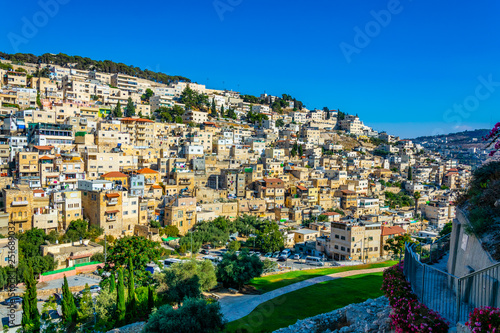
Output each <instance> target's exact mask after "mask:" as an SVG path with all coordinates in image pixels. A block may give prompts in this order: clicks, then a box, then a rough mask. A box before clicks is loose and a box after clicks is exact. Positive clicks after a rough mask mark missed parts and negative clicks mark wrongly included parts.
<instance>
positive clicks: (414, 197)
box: [413, 191, 420, 216]
mask: <svg viewBox="0 0 500 333" xmlns="http://www.w3.org/2000/svg"><path fill="white" fill-rule="evenodd" d="M413 199H415V216H417V208H418V199H420V192H419V191H416V192H415V193H413Z"/></svg>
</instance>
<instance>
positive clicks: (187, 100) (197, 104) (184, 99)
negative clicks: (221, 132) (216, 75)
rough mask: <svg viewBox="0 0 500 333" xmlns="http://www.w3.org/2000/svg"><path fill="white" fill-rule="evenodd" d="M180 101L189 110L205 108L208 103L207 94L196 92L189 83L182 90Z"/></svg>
mask: <svg viewBox="0 0 500 333" xmlns="http://www.w3.org/2000/svg"><path fill="white" fill-rule="evenodd" d="M180 102H181V103H182V104H184V105H185V106H186V108H187V109H191V110H207V109H208V106H209V105H210V103H209V101H208V96H207V95H205V94H200V93H198V92H197V91H195V90H193V89H191V88H190V87H189V85H187V86H186V88H185V89H184V91H183V92H182V94H181V98H180Z"/></svg>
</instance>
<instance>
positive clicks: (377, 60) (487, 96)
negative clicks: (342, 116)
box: [0, 0, 500, 137]
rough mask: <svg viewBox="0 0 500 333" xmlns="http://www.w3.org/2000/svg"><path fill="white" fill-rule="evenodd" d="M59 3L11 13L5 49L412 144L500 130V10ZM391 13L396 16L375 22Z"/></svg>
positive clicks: (254, 1) (278, 1)
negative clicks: (111, 68) (70, 59)
mask: <svg viewBox="0 0 500 333" xmlns="http://www.w3.org/2000/svg"><path fill="white" fill-rule="evenodd" d="M43 1H44V0H42V2H43ZM53 1H57V0H52V1H50V0H49V1H47V3H52V2H53ZM59 1H60V3H62V4H59V5H58V7H59V8H57V10H54V7H53V6H50V7H48V8H49V9H50V10H49V11H51V14H53V15H52V16H49V15H46V16H44V15H45V14H43V10H44V9H43V6H41V5H40V3H39V2H37V1H33V0H25V1H23V2H22V5H21V4H20V3H19V2H16V1H9V2H6V3H4V4H3V5H2V9H3V15H2V24H1V25H0V38H1V42H0V50H2V51H4V52H14V51H19V52H25V53H33V54H37V55H38V54H42V53H45V52H52V53H59V52H63V53H66V54H70V55H81V56H86V57H90V58H93V59H98V60H104V59H110V60H113V61H116V62H123V63H126V64H129V65H135V66H139V67H142V68H149V69H152V70H158V71H162V72H165V73H167V74H176V75H183V76H186V77H189V78H191V79H192V80H193V81H196V82H199V83H204V84H207V86H208V87H213V88H227V89H233V90H239V91H240V92H242V93H248V94H255V95H259V94H260V93H263V92H264V91H265V92H267V93H268V94H273V95H281V94H282V93H287V94H291V95H293V96H295V97H296V98H298V99H300V100H302V101H303V102H304V103H305V105H306V106H307V107H308V108H314V107H317V108H322V107H323V106H328V107H330V108H340V110H341V111H344V112H347V113H350V114H358V115H359V116H360V118H361V119H362V120H363V121H364V122H365V123H366V124H368V125H371V126H373V127H374V128H375V129H377V130H387V131H388V132H390V133H394V134H397V135H400V136H403V137H414V136H416V135H423V134H433V133H443V132H445V133H448V132H455V131H459V130H464V129H475V128H487V127H490V126H491V125H492V124H493V123H494V122H496V121H499V120H500V112H499V110H500V69H499V59H500V47H499V41H500V39H499V37H500V20H498V16H499V9H500V5H499V3H498V2H496V1H493V0H485V1H479V2H471V1H463V0H459V1H454V2H451V3H450V2H436V1H430V0H413V1H409V0H401V1H400V2H399V4H398V2H395V1H378V0H374V1H353V0H344V1H340V0H339V1H332V0H318V1H308V2H306V1H297V0H286V1H285V0H272V1H269V0H266V1H264V0H215V1H213V0H198V1H193V0H182V1H168V0H167V1H149V0H144V1H131V2H128V1H95V0H86V1H78V0H59ZM389 10H390V11H389ZM380 11H386V12H385V13H389V14H390V18H389V19H388V18H387V15H385V16H384V15H382V16H381V17H380V18H379V20H380V21H381V22H382V23H375V22H376V21H375V18H374V16H373V15H372V13H373V12H376V13H377V12H380ZM45 18H48V19H47V20H44V19H45ZM26 22H28V23H26ZM29 23H36V24H38V25H39V27H38V28H37V30H38V31H36V32H33V31H28V30H27V29H26V27H25V26H26V25H29ZM23 28H24V31H23ZM356 29H357V30H356ZM367 29H368V30H367ZM356 31H361V33H362V34H366V33H368V35H367V37H366V38H365V39H364V40H363V38H362V37H359V36H358V38H356V36H357V35H359V33H358V32H356ZM16 38H17V44H16V41H14V42H12V40H14V39H16ZM19 38H22V39H19ZM343 50H344V51H343ZM345 53H349V54H348V56H346V55H345ZM348 60H349V61H348ZM479 77H482V78H483V81H480V80H479V79H478V78H479ZM487 81H490V83H484V82H487ZM491 81H493V82H492V83H491ZM496 82H499V83H498V84H497V83H496ZM464 103H465V106H464ZM454 104H456V108H455V109H453V107H454ZM461 106H462V109H461V110H460V107H461Z"/></svg>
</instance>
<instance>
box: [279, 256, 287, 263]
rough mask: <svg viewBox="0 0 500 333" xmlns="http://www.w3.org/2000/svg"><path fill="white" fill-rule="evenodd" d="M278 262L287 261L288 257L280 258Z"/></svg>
mask: <svg viewBox="0 0 500 333" xmlns="http://www.w3.org/2000/svg"><path fill="white" fill-rule="evenodd" d="M278 261H280V262H282V261H286V257H285V256H279V258H278Z"/></svg>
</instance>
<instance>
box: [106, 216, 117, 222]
mask: <svg viewBox="0 0 500 333" xmlns="http://www.w3.org/2000/svg"><path fill="white" fill-rule="evenodd" d="M106 221H107V222H111V221H116V216H114V215H113V216H106Z"/></svg>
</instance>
